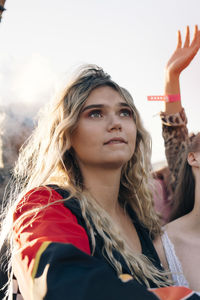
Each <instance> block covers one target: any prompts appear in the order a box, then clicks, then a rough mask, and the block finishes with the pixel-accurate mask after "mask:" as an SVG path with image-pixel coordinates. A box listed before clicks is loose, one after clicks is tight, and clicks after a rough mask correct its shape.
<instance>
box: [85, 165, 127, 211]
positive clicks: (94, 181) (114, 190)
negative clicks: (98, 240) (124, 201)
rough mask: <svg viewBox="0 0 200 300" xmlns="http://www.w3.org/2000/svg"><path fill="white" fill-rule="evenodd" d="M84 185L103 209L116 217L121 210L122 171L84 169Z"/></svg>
mask: <svg viewBox="0 0 200 300" xmlns="http://www.w3.org/2000/svg"><path fill="white" fill-rule="evenodd" d="M81 171H82V174H83V177H84V185H85V187H86V189H87V190H88V191H89V193H90V194H91V195H92V197H93V198H94V199H95V200H96V201H97V203H98V204H99V205H101V207H103V208H104V209H105V210H106V211H107V213H109V214H110V216H115V215H116V214H117V212H118V210H119V202H118V195H119V187H120V178H121V170H120V169H117V170H116V169H113V170H109V169H107V170H105V169H101V168H99V169H97V168H95V170H94V169H93V168H88V167H87V169H84V168H82V170H81Z"/></svg>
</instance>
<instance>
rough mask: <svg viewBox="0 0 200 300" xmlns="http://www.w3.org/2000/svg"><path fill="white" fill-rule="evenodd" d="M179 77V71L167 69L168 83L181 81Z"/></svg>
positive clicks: (166, 77) (166, 78) (166, 79)
mask: <svg viewBox="0 0 200 300" xmlns="http://www.w3.org/2000/svg"><path fill="white" fill-rule="evenodd" d="M179 78H180V73H178V72H174V71H171V70H167V69H166V70H165V82H166V83H170V82H176V81H178V82H179Z"/></svg>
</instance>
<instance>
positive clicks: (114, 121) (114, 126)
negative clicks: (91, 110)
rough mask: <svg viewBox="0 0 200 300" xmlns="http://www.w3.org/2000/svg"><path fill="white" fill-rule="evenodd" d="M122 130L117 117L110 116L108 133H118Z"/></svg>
mask: <svg viewBox="0 0 200 300" xmlns="http://www.w3.org/2000/svg"><path fill="white" fill-rule="evenodd" d="M121 129H122V124H121V121H120V119H119V118H118V117H117V116H112V117H110V118H109V122H108V131H113V130H116V131H120V130H121Z"/></svg>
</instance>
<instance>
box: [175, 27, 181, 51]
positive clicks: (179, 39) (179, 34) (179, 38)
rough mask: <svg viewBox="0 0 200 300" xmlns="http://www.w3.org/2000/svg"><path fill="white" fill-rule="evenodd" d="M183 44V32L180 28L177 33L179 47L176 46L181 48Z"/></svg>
mask: <svg viewBox="0 0 200 300" xmlns="http://www.w3.org/2000/svg"><path fill="white" fill-rule="evenodd" d="M181 46H182V40H181V32H180V30H178V33H177V47H176V49H178V48H181Z"/></svg>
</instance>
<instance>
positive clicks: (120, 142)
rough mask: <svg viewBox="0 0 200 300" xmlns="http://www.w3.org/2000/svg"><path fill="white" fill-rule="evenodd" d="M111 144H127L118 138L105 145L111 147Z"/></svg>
mask: <svg viewBox="0 0 200 300" xmlns="http://www.w3.org/2000/svg"><path fill="white" fill-rule="evenodd" d="M109 144H127V142H126V141H125V140H124V139H123V138H118V137H116V138H112V139H110V140H109V141H107V142H105V143H104V145H109Z"/></svg>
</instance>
